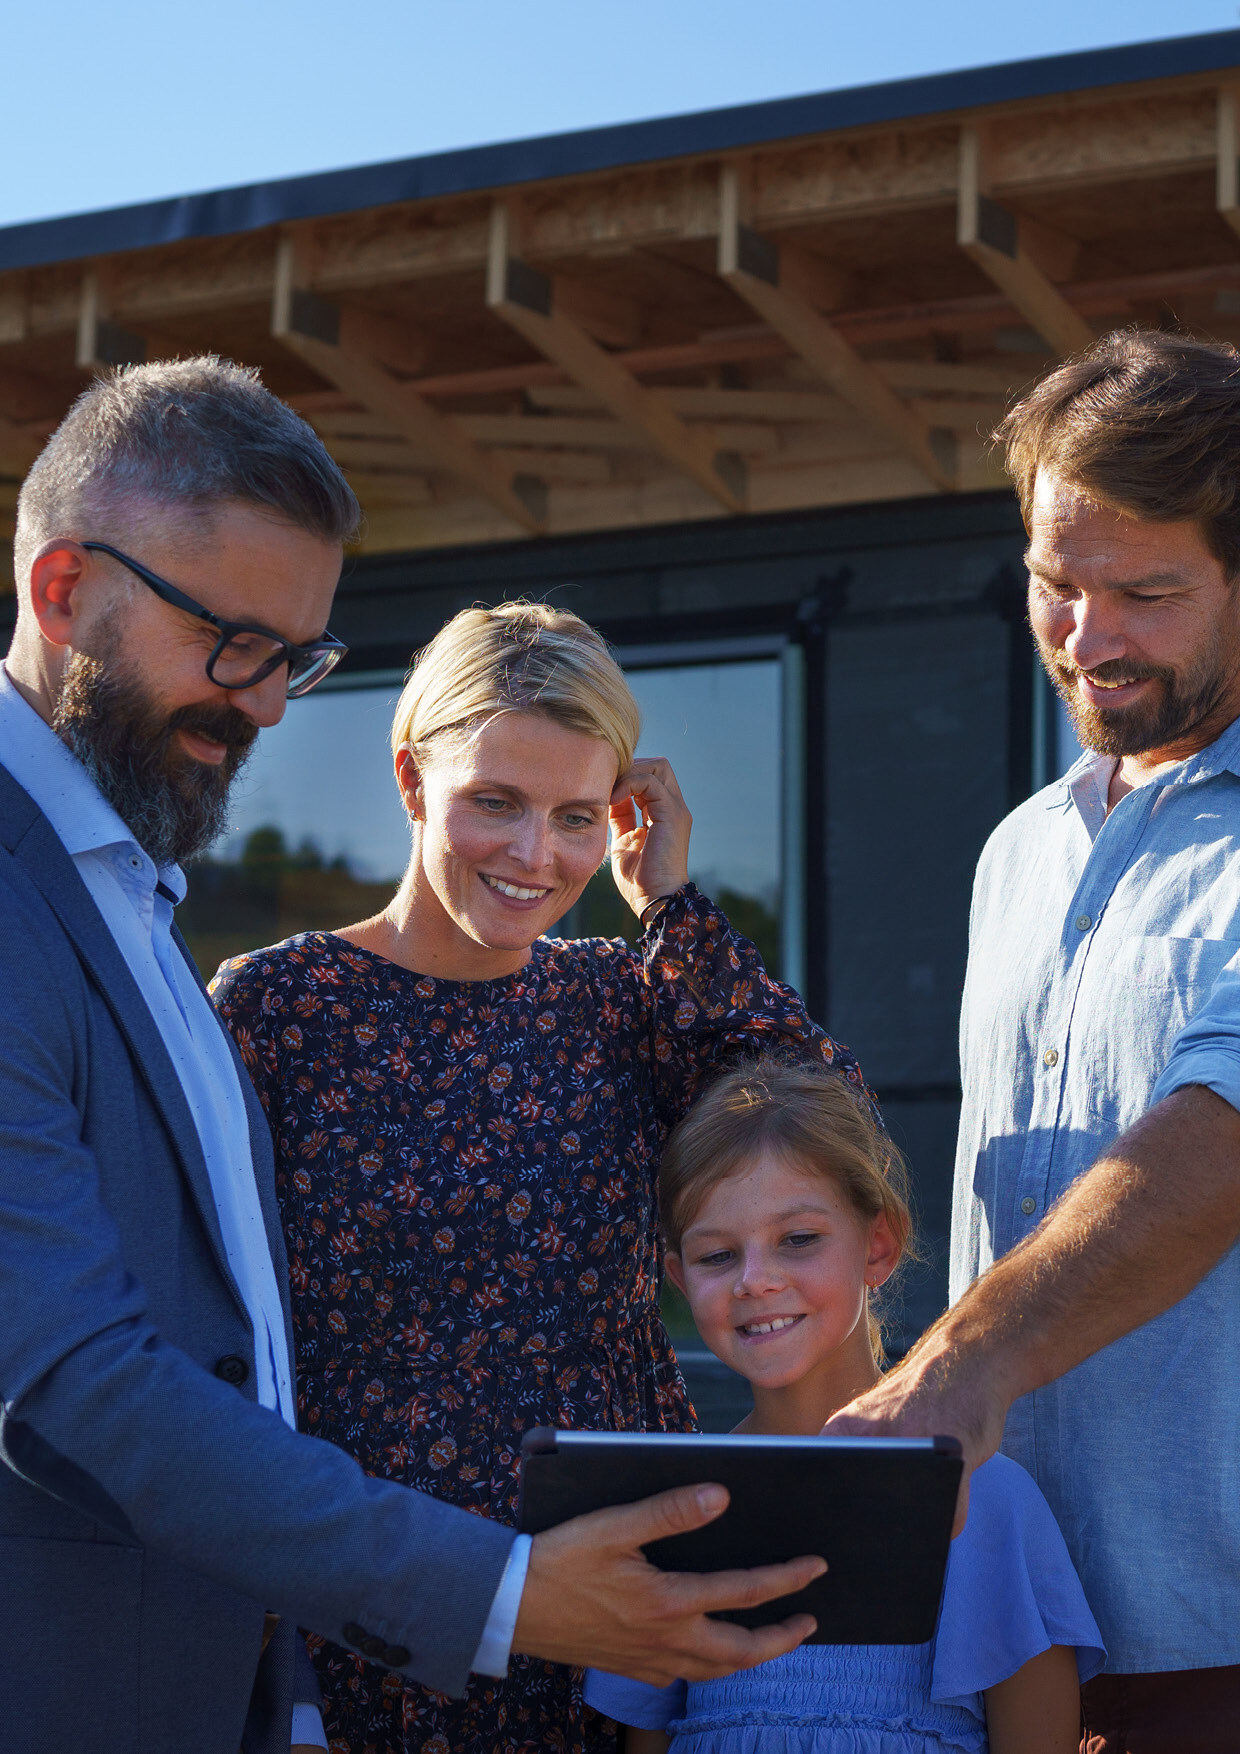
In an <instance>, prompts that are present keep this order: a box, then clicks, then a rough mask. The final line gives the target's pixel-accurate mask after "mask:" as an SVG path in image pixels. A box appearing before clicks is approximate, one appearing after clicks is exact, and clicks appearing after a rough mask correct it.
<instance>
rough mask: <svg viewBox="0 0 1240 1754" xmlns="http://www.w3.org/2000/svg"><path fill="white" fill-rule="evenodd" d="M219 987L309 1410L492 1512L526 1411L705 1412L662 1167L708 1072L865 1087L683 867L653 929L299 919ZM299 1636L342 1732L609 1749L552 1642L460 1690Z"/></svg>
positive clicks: (651, 1421)
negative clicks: (389, 934)
mask: <svg viewBox="0 0 1240 1754" xmlns="http://www.w3.org/2000/svg"><path fill="white" fill-rule="evenodd" d="M213 990H214V994H215V998H216V1002H217V1004H218V1005H219V1007H220V1010H221V1012H222V1013H223V1015H224V1017H225V1019H226V1020H227V1022H228V1025H229V1027H230V1028H231V1030H232V1032H233V1034H234V1036H235V1038H236V1040H237V1044H238V1046H239V1048H240V1050H241V1054H242V1057H243V1059H244V1061H245V1063H246V1066H247V1067H248V1069H249V1071H250V1074H251V1076H252V1077H253V1079H254V1082H255V1085H256V1087H257V1089H258V1093H259V1096H260V1098H261V1099H262V1103H263V1106H264V1108H265V1110H266V1113H267V1117H268V1120H269V1122H270V1124H271V1128H272V1132H273V1134H274V1135H275V1141H276V1181H277V1192H278V1195H279V1199H280V1204H281V1210H282V1213H283V1217H284V1224H285V1231H286V1236H287V1242H288V1253H289V1266H290V1275H291V1280H292V1296H293V1318H294V1326H295V1330H296V1346H297V1359H296V1362H297V1374H298V1388H299V1409H300V1414H299V1417H300V1422H301V1425H302V1427H303V1429H305V1430H307V1431H310V1432H312V1433H314V1435H315V1436H318V1437H324V1438H329V1439H330V1440H331V1441H332V1442H333V1443H336V1444H338V1445H340V1447H341V1448H342V1449H345V1450H347V1451H349V1452H350V1453H351V1454H352V1455H354V1456H356V1457H357V1458H358V1459H359V1461H360V1462H361V1463H362V1465H363V1467H365V1468H366V1469H367V1470H369V1471H370V1472H371V1473H373V1474H382V1475H387V1476H389V1477H391V1478H393V1479H398V1480H400V1481H402V1482H404V1483H405V1484H406V1485H409V1486H413V1487H417V1488H418V1489H419V1490H421V1491H423V1492H427V1493H430V1494H431V1495H432V1496H434V1497H436V1498H442V1499H448V1500H450V1501H451V1502H453V1503H455V1504H459V1505H463V1506H465V1507H466V1508H467V1509H469V1510H472V1511H475V1512H477V1513H478V1514H479V1515H482V1516H494V1517H498V1518H500V1519H501V1520H503V1521H506V1522H513V1521H515V1515H516V1495H517V1475H518V1461H519V1456H520V1445H521V1438H522V1436H523V1435H524V1433H525V1432H526V1431H527V1430H528V1429H529V1428H530V1427H531V1426H534V1425H559V1426H571V1427H576V1428H578V1429H627V1430H684V1429H688V1428H691V1426H692V1423H693V1413H692V1409H691V1407H690V1406H689V1403H688V1400H687V1397H686V1395H685V1390H684V1385H683V1383H682V1381H681V1378H680V1373H679V1371H678V1369H677V1367H676V1360H675V1355H674V1354H673V1351H672V1348H671V1344H670V1342H669V1340H668V1338H667V1335H666V1333H665V1331H664V1328H663V1324H662V1321H661V1319H660V1316H659V1306H658V1294H659V1279H660V1265H661V1262H660V1252H659V1241H658V1223H657V1207H656V1194H655V1179H654V1178H655V1171H656V1169H657V1166H658V1159H659V1152H660V1149H661V1146H662V1142H663V1139H664V1138H665V1136H666V1133H667V1131H668V1129H669V1128H670V1127H671V1126H672V1125H673V1124H674V1123H675V1122H676V1121H677V1120H678V1119H679V1118H680V1116H681V1115H682V1114H683V1113H684V1112H685V1110H686V1109H687V1107H688V1106H689V1103H690V1102H691V1100H692V1098H693V1095H694V1093H695V1091H696V1089H697V1087H698V1085H699V1083H700V1081H701V1079H702V1077H703V1074H705V1073H707V1072H709V1071H710V1070H712V1069H713V1068H715V1067H717V1066H719V1065H720V1064H721V1063H722V1062H724V1061H726V1060H727V1059H728V1058H729V1057H735V1055H736V1054H737V1052H738V1051H741V1050H744V1049H747V1048H748V1049H754V1048H757V1047H760V1046H762V1045H765V1044H770V1043H773V1042H776V1041H778V1040H779V1039H780V1038H783V1039H784V1040H787V1041H790V1042H800V1043H802V1044H805V1046H806V1047H807V1048H810V1049H811V1051H817V1052H819V1053H821V1055H822V1057H823V1058H824V1060H826V1061H827V1062H828V1063H831V1064H833V1065H835V1066H836V1067H838V1069H839V1070H840V1071H841V1072H842V1073H843V1074H844V1075H845V1077H847V1078H848V1079H849V1080H850V1081H851V1082H852V1083H853V1084H855V1085H856V1086H857V1087H858V1089H859V1091H860V1090H863V1088H864V1087H863V1086H862V1084H861V1077H860V1073H859V1071H858V1069H857V1066H856V1063H855V1062H854V1061H853V1059H852V1058H851V1056H850V1055H849V1054H848V1053H847V1052H846V1051H845V1050H843V1049H841V1048H838V1047H836V1046H835V1044H834V1043H832V1042H831V1041H830V1040H829V1039H828V1038H827V1037H826V1036H825V1035H824V1034H823V1033H822V1031H821V1030H819V1029H818V1028H817V1027H816V1026H815V1025H814V1024H813V1023H811V1022H810V1020H809V1018H808V1016H807V1014H806V1012H805V1009H804V1007H803V1005H802V1004H801V1001H800V1000H799V998H798V997H797V996H796V994H795V993H793V992H792V991H791V990H790V989H788V988H786V987H782V986H780V985H779V984H778V983H776V982H775V981H773V980H771V979H770V978H769V977H768V976H767V974H766V973H765V971H764V969H763V967H762V964H761V961H760V959H759V957H758V954H757V951H756V950H755V949H754V948H753V946H752V945H751V944H750V943H749V942H748V941H747V940H745V939H743V938H741V937H740V936H739V935H738V934H736V933H735V932H733V931H732V930H731V928H730V927H729V925H728V923H727V921H726V920H725V919H724V917H723V916H722V914H720V913H719V912H718V910H717V909H716V908H715V907H714V906H713V905H712V904H711V903H710V902H709V901H707V900H706V899H705V897H703V896H702V895H700V894H699V893H698V891H697V890H696V889H695V888H694V887H693V885H692V884H690V885H687V886H686V887H685V888H684V889H683V890H680V891H679V892H678V893H677V894H676V895H675V896H673V897H671V898H670V899H669V900H668V901H667V902H666V903H665V905H664V906H663V907H662V908H660V909H659V910H658V912H657V914H656V916H655V918H654V919H653V920H652V921H651V922H650V923H649V925H648V926H647V929H646V932H645V934H644V937H643V941H642V949H641V954H640V955H639V954H636V953H634V952H633V951H632V950H631V949H630V948H629V947H628V946H627V945H626V944H624V943H623V942H621V941H619V940H616V941H609V940H603V939H587V940H581V941H577V942H565V941H560V940H554V939H540V940H539V941H538V942H537V943H536V944H535V945H534V947H533V950H532V953H531V956H530V959H529V961H528V962H527V964H526V965H525V967H524V968H522V969H521V970H520V971H519V972H518V973H517V974H515V975H512V976H510V977H508V978H507V979H503V980H497V981H475V982H456V981H445V980H438V979H434V978H432V977H429V976H425V975H418V974H415V973H412V972H410V971H409V970H407V969H405V968H402V967H401V966H400V965H398V964H396V963H393V962H390V961H388V960H387V959H385V958H384V957H381V956H377V955H374V954H371V953H368V952H366V951H362V950H359V949H357V948H355V947H354V946H353V945H351V944H350V943H349V942H348V941H347V940H346V939H344V938H340V937H337V936H335V935H334V934H332V933H329V932H311V933H307V934H304V935H302V936H300V937H297V938H291V939H289V940H288V941H287V942H286V943H284V944H281V945H277V946H275V947H274V948H273V949H269V950H259V951H256V952H254V953H253V954H251V955H248V956H244V957H240V958H237V959H236V960H235V961H232V962H229V963H226V964H224V966H223V967H222V968H221V970H220V972H219V974H218V975H217V977H216V981H215V983H214V988H213ZM811 1044H812V1045H811ZM314 1655H315V1661H316V1665H317V1667H318V1669H319V1674H320V1678H321V1681H322V1684H323V1692H324V1696H325V1711H324V1716H325V1723H326V1727H327V1734H328V1738H329V1742H330V1744H331V1747H332V1750H333V1754H412V1751H414V1750H418V1751H419V1754H474V1751H475V1750H476V1751H477V1754H529V1751H532V1750H544V1749H546V1750H556V1751H557V1754H587V1751H593V1750H602V1749H606V1748H610V1747H612V1746H614V1743H613V1741H612V1739H611V1736H610V1725H609V1724H608V1723H607V1722H606V1720H604V1719H600V1718H597V1717H595V1716H594V1715H593V1714H592V1713H589V1712H588V1711H586V1710H585V1708H583V1706H582V1703H581V1692H580V1676H579V1675H578V1674H575V1673H574V1672H572V1671H570V1670H567V1669H564V1668H559V1667H557V1666H555V1665H552V1664H549V1663H542V1662H536V1661H533V1660H530V1659H526V1658H523V1657H515V1658H514V1659H513V1660H512V1662H511V1663H510V1665H509V1672H508V1676H507V1678H506V1679H505V1680H488V1679H487V1678H485V1677H482V1676H477V1677H475V1678H474V1679H473V1681H472V1682H471V1684H470V1687H469V1690H468V1693H467V1695H466V1697H465V1698H464V1699H463V1700H459V1701H454V1700H448V1699H445V1698H444V1697H442V1696H441V1695H437V1694H434V1693H431V1692H429V1691H427V1690H426V1689H424V1688H421V1687H418V1686H415V1685H411V1684H409V1683H408V1682H406V1681H405V1679H404V1678H403V1677H402V1676H400V1675H396V1674H393V1673H391V1672H390V1671H386V1670H383V1669H380V1668H376V1667H375V1666H373V1665H371V1664H367V1663H365V1662H363V1661H362V1660H361V1659H360V1658H359V1657H357V1656H356V1655H355V1654H354V1653H353V1652H350V1651H345V1650H344V1649H342V1648H340V1647H337V1646H335V1645H331V1644H327V1643H319V1645H318V1648H317V1649H316V1650H315V1652H314Z"/></svg>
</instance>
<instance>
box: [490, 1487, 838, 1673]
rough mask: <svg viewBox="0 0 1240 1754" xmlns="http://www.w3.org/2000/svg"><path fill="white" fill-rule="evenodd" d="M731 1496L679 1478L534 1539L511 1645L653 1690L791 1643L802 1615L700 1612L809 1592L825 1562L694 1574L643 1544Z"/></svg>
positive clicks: (804, 1634) (678, 1530)
mask: <svg viewBox="0 0 1240 1754" xmlns="http://www.w3.org/2000/svg"><path fill="white" fill-rule="evenodd" d="M727 1504H728V1495H727V1492H726V1491H725V1490H724V1488H723V1487H722V1486H712V1485H702V1486H682V1487H678V1488H677V1489H676V1490H675V1491H672V1492H663V1493H660V1494H659V1495H658V1497H655V1498H647V1499H644V1500H643V1501H642V1502H641V1503H639V1504H626V1505H621V1506H618V1507H617V1508H615V1509H613V1510H600V1511H594V1512H592V1513H591V1515H589V1516H582V1517H576V1518H574V1519H573V1520H572V1521H571V1522H566V1523H561V1524H560V1525H559V1527H558V1528H554V1529H548V1530H547V1531H546V1532H545V1533H543V1534H541V1535H536V1536H535V1537H534V1543H533V1547H532V1550H531V1553H530V1565H529V1571H528V1573H527V1575H526V1582H525V1592H524V1594H523V1595H522V1598H521V1611H520V1613H519V1615H518V1617H517V1631H516V1637H515V1639H514V1641H513V1649H514V1650H518V1651H522V1652H524V1653H525V1654H526V1655H527V1656H536V1657H543V1658H544V1659H546V1660H547V1661H549V1662H554V1663H568V1664H572V1665H580V1666H587V1665H588V1666H592V1667H594V1668H601V1669H607V1670H610V1671H611V1672H612V1673H613V1674H618V1675H629V1676H631V1677H632V1678H633V1679H634V1680H637V1681H649V1682H652V1683H654V1684H655V1685H656V1686H664V1685H666V1683H667V1682H669V1681H673V1680H676V1679H678V1678H681V1679H684V1680H689V1681H705V1680H712V1679H714V1678H715V1677H716V1676H719V1675H729V1674H732V1673H733V1671H735V1670H737V1669H749V1668H752V1667H753V1666H754V1664H756V1663H764V1662H766V1661H768V1660H769V1659H770V1658H772V1657H777V1656H782V1655H783V1654H784V1653H785V1652H786V1651H790V1650H793V1649H794V1648H795V1647H796V1646H797V1645H798V1644H800V1643H801V1641H802V1640H803V1639H805V1638H808V1637H809V1635H810V1633H811V1632H812V1631H813V1630H814V1620H813V1618H812V1617H811V1616H810V1615H808V1614H794V1615H793V1616H792V1618H791V1619H789V1620H785V1621H783V1622H782V1623H781V1624H778V1625H773V1626H762V1627H759V1628H757V1629H756V1630H754V1631H747V1630H746V1629H745V1628H744V1627H742V1626H735V1625H733V1624H731V1623H730V1622H729V1621H724V1620H712V1619H709V1618H708V1617H707V1616H708V1615H710V1614H712V1613H715V1612H717V1611H719V1610H720V1609H727V1608H750V1607H756V1606H757V1605H758V1604H759V1603H761V1602H769V1601H773V1600H774V1599H775V1598H776V1597H777V1596H786V1595H791V1594H792V1593H793V1592H794V1591H796V1590H800V1589H804V1588H805V1586H806V1584H809V1583H812V1582H813V1580H814V1579H815V1578H816V1577H821V1576H822V1573H823V1572H824V1571H825V1570H826V1568H827V1567H826V1561H825V1560H823V1559H816V1558H804V1559H792V1560H789V1561H788V1562H787V1563H786V1564H783V1565H765V1566H760V1567H756V1568H755V1569H754V1570H752V1571H716V1572H710V1573H705V1574H699V1573H692V1572H678V1571H660V1570H658V1569H657V1567H655V1566H653V1565H651V1563H650V1562H649V1560H648V1559H647V1558H646V1557H645V1555H644V1554H643V1553H642V1551H641V1549H642V1547H643V1546H644V1545H645V1544H646V1543H647V1542H649V1541H657V1540H660V1539H662V1538H663V1537H664V1536H667V1535H679V1534H685V1533H687V1532H688V1531H689V1530H691V1529H698V1528H701V1527H703V1525H704V1524H706V1523H709V1522H713V1521H714V1519H715V1518H716V1517H717V1516H720V1515H722V1513H723V1512H724V1511H725V1510H726V1509H727Z"/></svg>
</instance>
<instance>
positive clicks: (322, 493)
mask: <svg viewBox="0 0 1240 1754" xmlns="http://www.w3.org/2000/svg"><path fill="white" fill-rule="evenodd" d="M230 501H231V502H234V503H235V502H240V503H242V504H245V505H250V506H255V507H257V508H259V509H260V510H265V511H269V512H270V513H271V514H272V516H274V517H278V518H281V519H283V520H284V521H285V522H286V523H289V524H292V525H293V526H294V527H295V528H297V529H300V530H305V531H307V532H309V533H310V534H311V535H314V536H321V537H322V538H323V539H324V540H325V541H337V542H347V541H348V540H349V539H350V538H351V537H352V536H354V535H355V534H356V533H357V529H358V525H359V523H360V521H361V510H360V508H359V506H358V503H357V500H356V498H355V497H354V494H353V490H352V488H351V487H350V486H349V484H348V482H347V481H346V480H345V478H344V476H343V475H342V474H341V473H340V470H339V469H338V468H337V466H336V464H335V463H334V462H333V460H332V458H331V457H330V456H329V455H328V454H327V451H326V450H325V449H324V447H323V443H322V441H321V440H320V438H319V437H318V434H317V433H315V432H314V431H313V430H312V428H310V427H309V426H307V424H306V422H305V421H304V420H302V419H301V417H300V416H299V415H297V414H295V413H294V412H293V410H292V409H291V408H289V407H288V406H287V404H285V403H284V402H281V401H280V400H279V398H278V397H276V396H273V395H272V394H271V391H270V390H268V389H266V388H264V386H263V384H262V382H261V380H260V378H259V375H258V373H257V371H255V370H254V369H253V368H252V367H247V366H240V365H235V364H234V363H233V362H232V361H231V360H226V359H218V358H216V357H215V355H214V354H204V355H202V356H201V357H200V358H197V359H168V360H155V361H152V363H151V364H149V365H126V366H121V367H119V368H118V369H117V370H115V371H111V372H108V373H106V374H105V375H103V376H102V377H99V378H97V379H96V380H95V382H94V383H93V384H91V386H90V388H89V389H86V390H83V392H82V394H81V395H80V396H79V397H78V399H77V401H76V402H75V403H74V404H73V406H72V408H70V410H69V412H68V414H66V415H65V417H64V419H63V420H62V421H61V423H60V425H59V426H58V427H57V428H56V431H55V432H54V433H53V434H52V436H51V438H50V439H49V440H48V442H47V445H46V446H45V447H44V449H43V451H42V453H41V454H40V456H39V457H38V459H37V460H36V462H35V464H34V466H33V468H32V469H31V471H30V473H29V475H27V477H26V479H25V481H24V482H23V484H22V489H21V493H20V495H19V496H18V501H17V532H16V541H15V549H16V554H15V559H16V562H17V576H18V581H19V584H20V583H21V581H23V580H24V579H25V578H26V576H27V575H28V574H29V570H30V565H31V562H32V561H33V559H34V556H35V553H36V552H37V550H38V548H39V547H40V545H41V544H42V543H44V542H46V541H47V540H48V539H49V538H50V537H54V536H73V537H76V538H78V539H79V540H83V539H86V538H91V537H94V538H106V537H109V536H110V537H113V538H116V537H119V536H120V535H121V533H122V529H123V521H124V520H125V519H126V518H127V517H132V516H133V515H135V514H137V515H139V516H140V515H141V514H142V512H144V511H154V512H156V513H158V512H159V511H162V510H166V511H178V510H184V511H186V512H189V513H190V514H193V513H202V512H204V511H210V509H211V508H212V507H214V506H218V505H222V504H224V503H227V502H230ZM118 520H119V521H118Z"/></svg>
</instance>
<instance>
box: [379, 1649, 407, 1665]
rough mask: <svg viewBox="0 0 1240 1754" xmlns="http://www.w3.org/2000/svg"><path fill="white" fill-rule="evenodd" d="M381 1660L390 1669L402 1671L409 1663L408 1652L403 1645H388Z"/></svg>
mask: <svg viewBox="0 0 1240 1754" xmlns="http://www.w3.org/2000/svg"><path fill="white" fill-rule="evenodd" d="M383 1660H384V1662H385V1663H386V1664H387V1665H388V1667H389V1668H390V1669H403V1668H404V1666H405V1664H406V1663H407V1662H408V1661H409V1652H408V1651H407V1650H406V1649H405V1647H404V1645H403V1644H389V1645H388V1647H387V1649H386V1650H385V1651H384V1653H383Z"/></svg>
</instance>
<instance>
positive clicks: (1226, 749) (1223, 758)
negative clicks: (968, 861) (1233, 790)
mask: <svg viewBox="0 0 1240 1754" xmlns="http://www.w3.org/2000/svg"><path fill="white" fill-rule="evenodd" d="M1114 765H1115V762H1114V758H1113V757H1112V756H1109V755H1097V754H1095V753H1094V752H1093V751H1092V750H1089V749H1087V750H1086V751H1085V752H1084V754H1083V755H1081V756H1079V757H1078V759H1077V760H1076V761H1074V762H1073V764H1072V766H1071V767H1070V768H1069V769H1068V771H1067V773H1066V774H1064V775H1063V777H1062V778H1061V779H1058V780H1056V781H1055V783H1054V784H1053V785H1052V786H1050V787H1049V788H1048V792H1049V796H1048V798H1047V805H1048V807H1049V808H1053V807H1054V806H1055V805H1057V804H1063V803H1066V802H1067V801H1068V799H1069V797H1070V796H1071V795H1072V788H1073V785H1074V784H1075V783H1076V782H1078V781H1079V780H1081V778H1082V777H1083V776H1084V775H1085V774H1087V773H1089V772H1090V770H1091V769H1093V770H1095V772H1097V771H1098V770H1100V769H1101V768H1102V767H1103V766H1105V767H1106V769H1107V775H1106V777H1107V780H1108V781H1109V779H1110V772H1111V770H1112V769H1113V768H1114ZM1221 773H1231V774H1235V775H1236V776H1237V777H1238V778H1240V719H1233V720H1232V722H1231V724H1230V725H1228V726H1227V729H1226V730H1225V731H1223V732H1222V734H1221V735H1220V736H1218V737H1216V738H1215V739H1214V741H1213V743H1207V745H1206V747H1205V748H1204V749H1199V750H1198V751H1197V753H1196V755H1190V756H1187V757H1186V758H1185V759H1184V760H1183V761H1179V762H1177V763H1176V764H1175V766H1174V767H1169V768H1167V769H1166V770H1165V771H1164V772H1163V773H1160V774H1158V775H1157V777H1156V778H1155V779H1153V780H1147V781H1146V782H1145V783H1146V785H1157V786H1187V785H1192V784H1194V783H1195V782H1197V781H1199V780H1209V779H1214V778H1215V777H1216V776H1217V775H1218V774H1221ZM1139 789H1140V788H1138V790H1139Z"/></svg>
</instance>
